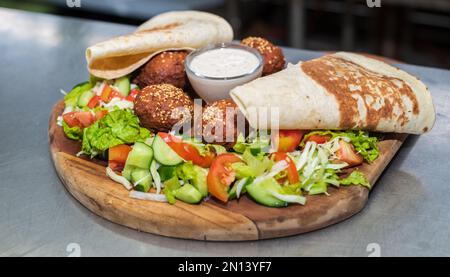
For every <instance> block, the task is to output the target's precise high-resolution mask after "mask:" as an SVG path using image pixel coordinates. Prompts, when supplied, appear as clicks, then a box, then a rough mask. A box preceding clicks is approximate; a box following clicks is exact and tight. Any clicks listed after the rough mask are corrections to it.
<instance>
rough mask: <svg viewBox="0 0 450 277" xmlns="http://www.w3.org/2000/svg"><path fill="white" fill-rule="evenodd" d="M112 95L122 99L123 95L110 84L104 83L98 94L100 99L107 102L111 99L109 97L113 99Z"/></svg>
mask: <svg viewBox="0 0 450 277" xmlns="http://www.w3.org/2000/svg"><path fill="white" fill-rule="evenodd" d="M114 97H118V98H121V99H124V97H123V96H122V95H121V94H120V93H119V92H118V91H116V90H115V89H113V88H112V87H111V86H110V85H105V86H104V87H103V90H102V93H101V94H100V99H102V101H103V102H105V103H109V101H111V99H113V98H114Z"/></svg>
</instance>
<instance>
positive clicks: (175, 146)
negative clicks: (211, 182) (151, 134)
mask: <svg viewBox="0 0 450 277" xmlns="http://www.w3.org/2000/svg"><path fill="white" fill-rule="evenodd" d="M158 136H160V137H161V138H162V139H163V140H164V141H165V142H166V143H167V145H169V147H170V148H171V149H172V150H173V151H175V152H176V153H177V154H178V156H180V157H181V158H183V159H184V160H186V161H192V163H193V164H195V165H198V166H201V167H204V168H207V167H210V166H211V163H212V162H213V160H214V157H215V153H213V152H208V153H206V155H204V156H202V155H201V154H200V152H199V151H198V150H197V148H195V146H193V145H191V144H189V143H186V142H183V140H182V139H180V138H178V137H176V136H173V135H171V134H168V133H163V132H159V133H158Z"/></svg>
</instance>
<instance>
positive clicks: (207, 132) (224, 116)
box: [202, 99, 245, 149]
mask: <svg viewBox="0 0 450 277" xmlns="http://www.w3.org/2000/svg"><path fill="white" fill-rule="evenodd" d="M238 113H239V109H238V107H237V105H236V104H235V103H234V102H233V100H231V99H223V100H218V101H215V102H213V103H211V104H209V105H207V106H206V107H205V108H204V110H203V114H202V127H203V139H204V140H205V141H206V142H209V143H214V144H219V145H222V146H224V147H226V148H228V149H229V148H231V147H233V145H234V144H235V143H236V139H237V136H238V133H239V132H240V131H245V130H238V129H239V128H238V127H239V126H238V118H237V117H238ZM244 122H245V121H244ZM240 127H243V128H245V126H240ZM228 132H231V133H229V134H228Z"/></svg>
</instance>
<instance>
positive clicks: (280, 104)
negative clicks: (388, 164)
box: [230, 52, 436, 134]
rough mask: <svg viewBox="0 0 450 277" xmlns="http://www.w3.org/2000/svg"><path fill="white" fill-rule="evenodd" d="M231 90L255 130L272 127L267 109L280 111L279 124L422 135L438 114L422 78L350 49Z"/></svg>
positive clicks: (282, 127)
mask: <svg viewBox="0 0 450 277" xmlns="http://www.w3.org/2000/svg"><path fill="white" fill-rule="evenodd" d="M230 95H231V97H232V99H233V100H234V101H235V102H236V104H237V105H238V107H239V109H240V110H241V111H242V113H243V114H244V115H245V116H246V118H247V120H248V121H249V124H250V126H251V127H253V128H255V129H270V128H271V126H270V124H269V123H270V121H267V120H260V118H261V116H260V115H259V113H261V111H263V112H266V111H265V110H264V109H267V108H275V110H277V112H276V113H273V114H279V122H278V126H277V127H278V128H279V129H304V130H314V129H362V130H368V131H378V132H396V133H411V134H422V133H425V132H427V131H429V130H430V129H431V128H432V127H433V125H434V122H435V117H436V115H435V109H434V106H433V102H432V99H431V94H430V92H429V91H428V89H427V87H426V86H425V85H424V84H423V83H422V82H421V81H420V80H419V79H418V78H417V77H415V76H412V75H410V74H408V73H406V72H404V71H402V70H400V69H398V68H395V67H393V66H391V65H388V64H386V63H384V62H381V61H379V60H375V59H371V58H367V57H365V56H362V55H358V54H353V53H346V52H339V53H335V54H332V55H326V56H323V57H320V58H318V59H313V60H310V61H306V62H300V63H298V64H296V65H292V64H290V65H288V67H287V68H286V69H284V70H282V71H280V72H278V73H275V74H272V75H269V76H266V77H262V78H259V79H256V80H254V81H252V82H250V83H247V84H245V85H242V86H239V87H236V88H234V89H233V90H232V91H231V92H230ZM262 118H264V117H262ZM272 120H273V119H272ZM272 126H273V125H272Z"/></svg>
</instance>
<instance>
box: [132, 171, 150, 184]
mask: <svg viewBox="0 0 450 277" xmlns="http://www.w3.org/2000/svg"><path fill="white" fill-rule="evenodd" d="M150 176H151V174H150V173H149V174H147V175H145V176H144V177H142V178H141V179H139V180H137V181H136V182H135V183H133V187H135V186H137V185H139V184H140V183H141V182H142V181H144V180H145V179H147V178H148V177H150Z"/></svg>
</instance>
